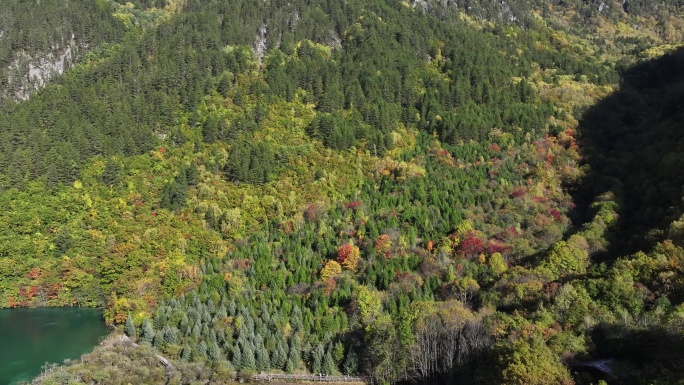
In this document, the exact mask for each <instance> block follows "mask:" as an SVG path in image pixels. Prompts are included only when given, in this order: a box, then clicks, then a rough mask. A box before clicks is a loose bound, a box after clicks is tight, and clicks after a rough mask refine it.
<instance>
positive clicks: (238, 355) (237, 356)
mask: <svg viewBox="0 0 684 385" xmlns="http://www.w3.org/2000/svg"><path fill="white" fill-rule="evenodd" d="M231 362H232V363H233V366H234V367H235V369H238V370H239V369H242V349H241V348H240V345H239V344H237V345H235V347H234V348H233V359H232V360H231Z"/></svg>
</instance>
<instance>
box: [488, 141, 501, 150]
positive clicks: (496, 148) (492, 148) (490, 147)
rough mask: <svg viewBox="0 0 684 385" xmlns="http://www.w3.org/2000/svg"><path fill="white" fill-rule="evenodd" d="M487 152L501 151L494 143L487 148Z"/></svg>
mask: <svg viewBox="0 0 684 385" xmlns="http://www.w3.org/2000/svg"><path fill="white" fill-rule="evenodd" d="M489 151H491V152H500V151H501V147H499V145H498V144H496V143H492V145H491V146H489Z"/></svg>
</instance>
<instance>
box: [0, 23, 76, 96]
mask: <svg viewBox="0 0 684 385" xmlns="http://www.w3.org/2000/svg"><path fill="white" fill-rule="evenodd" d="M87 51H88V47H87V45H85V44H82V45H79V44H78V42H77V41H76V36H74V35H73V34H72V35H71V39H70V40H69V41H68V42H67V44H56V45H54V46H52V47H51V48H50V49H49V50H47V51H43V52H34V53H29V52H27V51H26V50H18V51H16V52H15V53H14V55H13V58H12V60H11V62H10V63H9V65H7V66H6V67H5V68H4V76H3V79H1V80H0V81H1V82H2V83H5V84H4V85H3V86H2V87H0V98H6V99H7V98H8V99H13V100H26V99H28V98H29V97H30V96H31V93H33V92H35V91H36V90H38V89H40V88H41V87H43V86H44V85H45V84H46V83H48V82H49V81H50V80H52V79H54V78H55V77H57V76H59V75H61V74H62V73H64V71H65V70H67V69H69V68H70V67H71V66H73V65H74V64H75V63H76V61H77V59H78V57H79V56H82V55H83V54H84V53H86V52H87Z"/></svg>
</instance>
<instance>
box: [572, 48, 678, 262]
mask: <svg viewBox="0 0 684 385" xmlns="http://www.w3.org/2000/svg"><path fill="white" fill-rule="evenodd" d="M579 133H580V137H581V143H582V147H583V148H584V149H585V155H586V162H587V163H588V166H589V172H588V174H587V176H586V177H585V179H584V180H583V181H582V183H581V184H580V185H579V187H578V188H577V191H576V192H575V197H574V198H575V201H577V202H580V207H582V206H583V207H584V208H585V210H583V211H584V212H585V213H586V214H587V218H586V219H589V218H590V217H591V216H593V214H594V213H592V212H591V208H590V207H591V206H590V205H589V202H592V201H595V200H597V197H599V196H607V195H610V194H606V193H608V192H612V193H613V194H614V195H615V199H616V202H617V203H618V204H619V207H620V208H619V212H618V214H619V220H618V221H617V223H616V224H615V225H614V226H611V229H610V233H611V234H612V235H611V236H610V237H612V239H608V241H609V243H610V246H609V248H608V250H606V253H605V254H604V255H598V256H597V258H598V259H608V258H611V257H616V256H620V255H625V254H627V253H631V252H634V251H636V250H640V249H647V248H649V247H650V246H652V245H653V243H654V242H657V241H659V240H662V239H663V238H664V237H666V233H667V231H666V230H667V227H668V225H669V224H670V223H671V222H672V221H673V220H675V219H677V218H678V217H679V216H680V215H682V213H683V212H684V202H683V200H682V196H683V194H682V187H683V186H684V48H682V49H679V50H677V51H675V52H672V53H670V54H668V55H665V56H662V57H660V58H658V59H655V60H652V61H648V62H644V63H640V64H638V65H636V66H634V67H632V68H629V69H627V70H626V71H624V73H623V80H622V84H621V86H620V89H619V90H618V91H616V92H615V93H613V94H612V95H610V96H609V97H607V98H605V99H603V100H601V101H600V102H599V103H597V104H596V105H594V106H593V107H591V108H590V109H589V110H588V111H586V113H585V114H584V116H583V117H582V119H581V121H580V125H579ZM582 202H584V204H582ZM585 222H586V221H585ZM611 259H612V258H611Z"/></svg>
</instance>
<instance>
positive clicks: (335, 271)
mask: <svg viewBox="0 0 684 385" xmlns="http://www.w3.org/2000/svg"><path fill="white" fill-rule="evenodd" d="M341 273H342V266H340V264H339V263H337V261H333V260H330V261H328V262H327V263H326V264H325V266H324V267H323V269H322V270H321V279H322V280H323V281H327V280H329V279H335V278H337V277H338V276H339V275H340V274H341Z"/></svg>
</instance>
